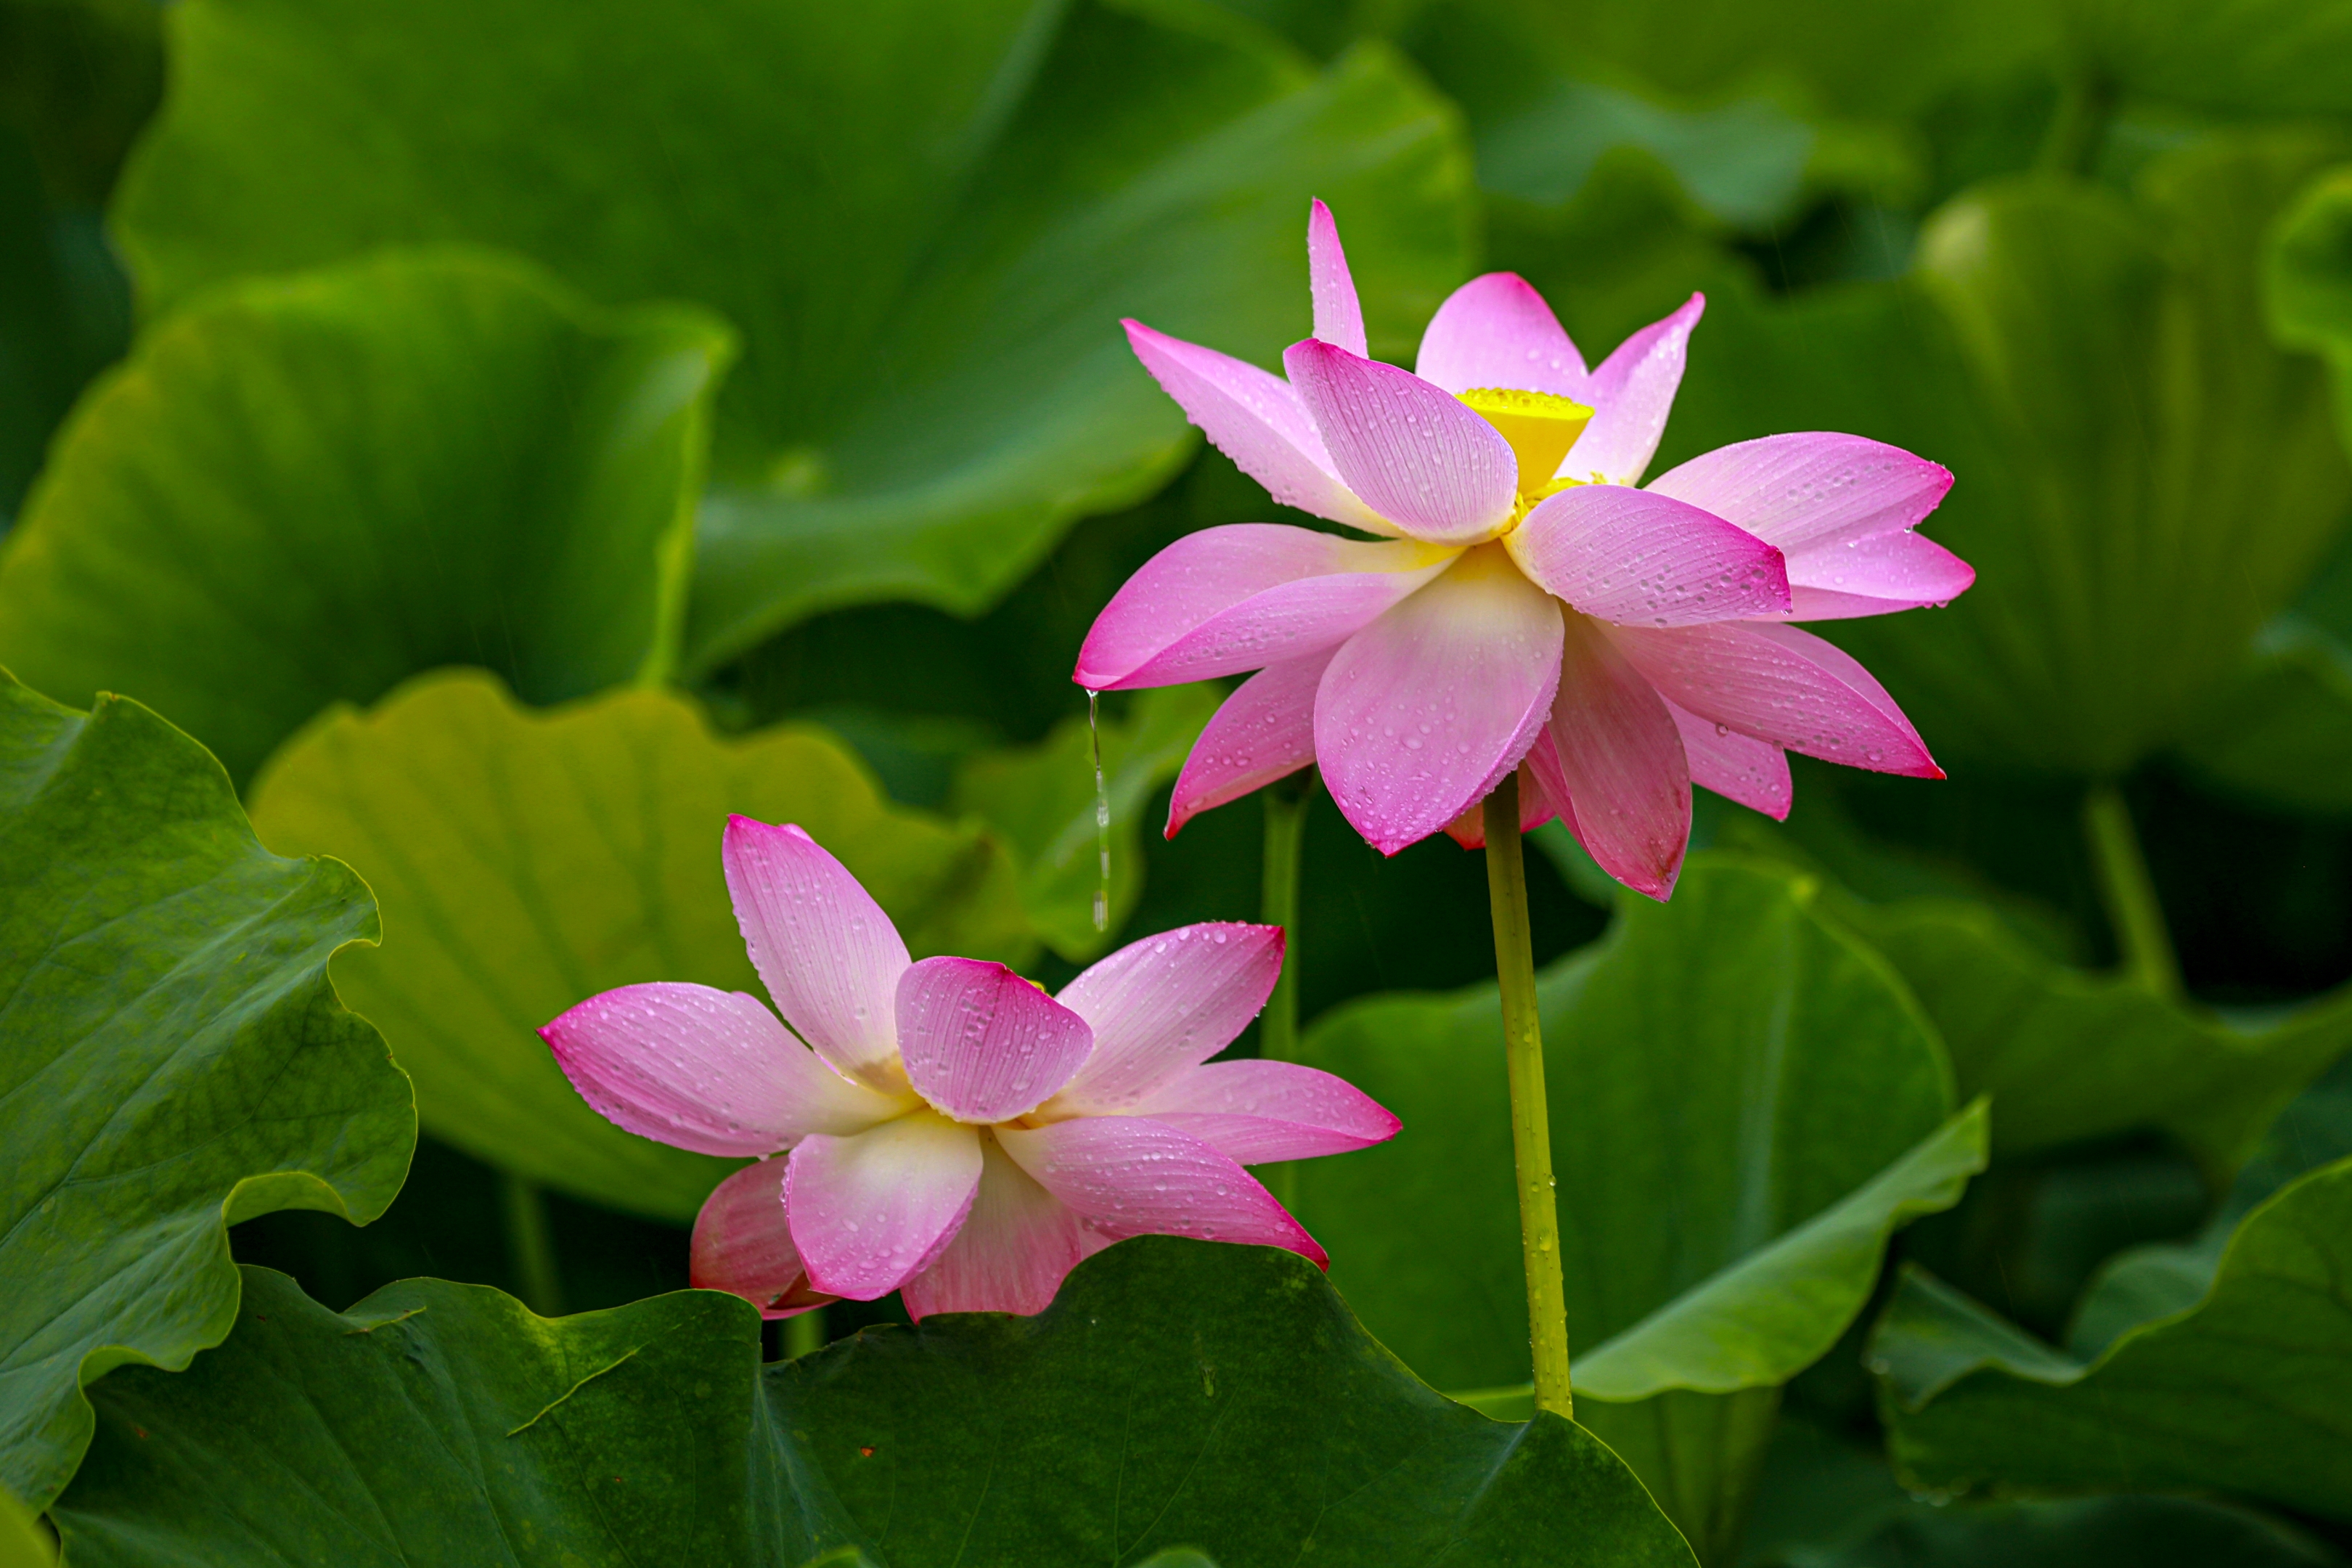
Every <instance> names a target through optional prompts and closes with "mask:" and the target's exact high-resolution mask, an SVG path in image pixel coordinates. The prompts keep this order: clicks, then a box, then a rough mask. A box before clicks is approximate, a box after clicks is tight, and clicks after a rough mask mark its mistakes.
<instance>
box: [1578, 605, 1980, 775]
mask: <svg viewBox="0 0 2352 1568" xmlns="http://www.w3.org/2000/svg"><path fill="white" fill-rule="evenodd" d="M1609 635H1610V638H1611V640H1612V641H1613V642H1614V643H1615V644H1616V645H1617V647H1620V648H1621V649H1622V650H1623V651H1624V654H1625V657H1626V658H1629V659H1631V660H1632V661H1633V666H1634V668H1637V669H1639V670H1640V671H1641V672H1642V673H1643V675H1645V676H1647V677H1648V678H1649V679H1650V681H1651V683H1652V684H1654V686H1656V687H1657V689H1658V690H1659V691H1660V692H1662V693H1663V694H1664V696H1665V697H1666V698H1667V699H1668V700H1671V701H1674V702H1676V703H1678V704H1680V705H1681V706H1683V707H1685V708H1687V709H1689V710H1691V711H1692V712H1693V713H1696V714H1697V715H1698V716H1699V717H1700V718H1702V719H1706V720H1711V721H1714V722H1716V723H1717V724H1728V725H1729V726H1731V728H1733V729H1734V730H1737V731H1740V732H1741V733H1742V734H1747V735H1753V736H1755V737H1756V738H1757V739H1758V740H1761V741H1769V742H1772V743H1773V744H1775V745H1779V746H1786V747H1787V748H1789V750H1790V751H1792V752H1804V753H1805V754H1806V755H1807V756H1809V757H1820V758H1822V760H1823V761H1825V762H1832V763H1844V764H1846V765H1847V766H1848V767H1856V768H1869V769H1871V770H1873V771H1874V772H1877V773H1908V774H1910V775H1912V776H1913V777H1916V778H1931V779H1939V778H1942V777H1943V776H1944V770H1943V769H1941V768H1939V767H1937V765H1936V763H1935V759H1933V758H1932V757H1930V756H1928V754H1927V745H1926V743H1925V742H1922V741H1921V740H1920V739H1919V732H1918V731H1916V730H1914V729H1913V728H1912V727H1911V721H1909V720H1908V719H1906V718H1905V717H1904V716H1903V710H1901V709H1900V708H1897V707H1896V706H1895V700H1894V699H1893V698H1891V697H1889V696H1887V694H1886V689H1885V687H1883V686H1881V685H1879V684H1878V682H1877V681H1876V680H1874V679H1872V678H1871V674H1870V671H1868V670H1866V669H1864V668H1862V666H1861V665H1860V664H1858V663H1856V662H1855V661H1854V659H1853V657H1852V656H1851V655H1849V654H1847V653H1845V652H1844V651H1843V650H1842V649H1839V648H1837V647H1832V645H1830V644H1829V643H1826V642H1823V641H1822V639H1821V638H1819V637H1814V636H1813V635H1811V633H1810V632H1801V631H1799V630H1798V629H1797V628H1796V627H1794V626H1775V625H1773V624H1771V623H1769V622H1765V621H1746V622H1738V623H1731V622H1726V623H1724V624H1722V625H1718V626H1685V627H1682V628H1681V629H1679V630H1675V631H1664V632H1660V631H1644V630H1640V629H1637V628H1635V627H1632V626H1620V627H1613V628H1612V630H1611V632H1610V634H1609Z"/></svg>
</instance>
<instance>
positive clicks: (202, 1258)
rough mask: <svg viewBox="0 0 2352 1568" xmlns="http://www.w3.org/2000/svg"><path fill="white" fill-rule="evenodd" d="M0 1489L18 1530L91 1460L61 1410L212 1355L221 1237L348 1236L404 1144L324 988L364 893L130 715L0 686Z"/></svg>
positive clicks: (404, 1086) (405, 1113)
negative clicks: (280, 842) (341, 1222)
mask: <svg viewBox="0 0 2352 1568" xmlns="http://www.w3.org/2000/svg"><path fill="white" fill-rule="evenodd" d="M0 888H5V889H7V893H6V897H5V898H0V1149H5V1151H6V1157H5V1160H0V1279H5V1281H6V1282H7V1283H6V1288H5V1289H0V1489H5V1490H8V1491H13V1492H15V1493H16V1494H17V1495H18V1496H20V1497H22V1498H24V1499H26V1500H27V1501H30V1502H32V1503H34V1504H35V1505H43V1504H46V1503H47V1501H48V1500H50V1499H51V1498H53V1497H54V1496H56V1495H57V1492H58V1489H59V1488H61V1487H63V1486H64V1485H65V1483H66V1481H67V1480H68V1478H70V1477H71V1476H72V1474H73V1470H74V1467H75V1465H76V1464H77V1463H78V1462H79V1459H80V1458H81V1453H82V1449H83V1447H84V1446H85V1445H86V1444H87V1443H88V1442H89V1434H90V1411H89V1405H88V1404H86V1403H85V1402H84V1399H83V1396H82V1392H81V1390H82V1386H83V1384H86V1383H89V1382H90V1381H92V1380H94V1379H96V1378H99V1377H100V1376H102V1375H103V1374H104V1373H106V1372H107V1371H108V1369H110V1368H112V1367H118V1366H122V1365H125V1364H128V1363H145V1364H149V1365H154V1366H163V1367H184V1366H186V1365H187V1364H188V1362H189V1360H190V1358H192V1357H193V1356H194V1355H195V1353H196V1352H198V1351H200V1350H202V1349H204V1348H205V1347H206V1346H208V1345H212V1344H216V1343H218V1342H220V1340H221V1338H222V1336H224V1335H225V1334H226V1333H227V1332H228V1331H229V1327H230V1325H231V1323H232V1322H233V1321H235V1318H236V1303H237V1275H236V1268H235V1267H234V1266H233V1265H232V1264H231V1262H230V1260H229V1248H228V1226H230V1225H231V1224H234V1223H235V1222H236V1221H237V1220H240V1219H244V1218H247V1217H250V1216H251V1215H258V1214H266V1213H268V1212H269V1211H270V1210H272V1209H278V1208H312V1209H323V1210H325V1211H327V1212H328V1213H331V1214H337V1215H342V1216H343V1217H345V1218H347V1219H352V1220H355V1221H359V1222H362V1223H364V1222H365V1221H367V1220H370V1219H373V1218H374V1217H375V1215H378V1214H380V1213H382V1212H383V1207H384V1205H387V1204H389V1203H390V1202H391V1201H392V1198H393V1194H394V1193H395V1192H397V1191H398V1190H399V1187H400V1181H401V1176H402V1174H403V1173H404V1172H405V1171H406V1169H407V1167H408V1156H409V1151H410V1149H411V1148H412V1146H413V1144H414V1142H415V1128H416V1121H415V1112H414V1110H412V1108H411V1100H410V1095H409V1087H408V1081H407V1079H404V1077H402V1076H401V1073H400V1070H399V1069H398V1068H395V1067H394V1066H393V1065H392V1063H391V1062H390V1061H389V1060H388V1059H387V1058H386V1057H385V1055H384V1048H383V1038H382V1037H380V1036H379V1035H377V1033H376V1032H375V1031H374V1030H373V1029H372V1028H370V1027H369V1026H368V1025H367V1024H366V1022H365V1021H363V1020H362V1019H360V1018H357V1017H354V1016H352V1014H350V1013H348V1012H346V1011H345V1010H344V1008H343V1006H342V1005H341V1003H340V1002H338V1001H337V1000H336V998H335V993H334V991H333V989H332V987H331V986H330V984H328V979H327V960H328V957H329V955H330V954H331V953H333V952H335V951H336V950H337V949H338V948H341V947H342V946H343V945H344V944H346V943H349V942H369V941H372V940H373V938H374V936H375V934H376V911H375V906H374V903H373V900H370V899H369V897H368V890H367V889H366V888H365V887H363V886H362V885H361V883H360V881H359V879H357V878H356V877H354V876H352V873H351V870H350V868H348V867H344V866H340V865H337V864H336V863H334V862H333V861H331V860H284V859H280V858H278V857H277V856H275V855H272V854H270V853H268V851H267V850H265V849H264V848H262V847H261V846H260V844H259V843H257V841H256V840H255V838H254V836H253V830H252V829H251V828H250V827H248V826H247V824H246V820H245V814H244V813H243V812H242V811H240V810H238V809H237V804H236V795H235V793H234V792H233V791H231V789H230V788H229V784H228V779H227V777H226V775H225V774H224V773H222V772H221V770H220V766H219V764H218V763H215V762H214V761H213V759H212V758H210V757H208V756H206V755H205V752H204V750H203V748H202V747H200V746H198V745H196V744H195V742H193V741H191V740H189V739H188V738H187V737H186V736H185V735H184V734H181V733H180V732H179V731H175V730H173V728H172V727H171V726H170V725H168V724H165V723H164V722H163V721H161V720H159V719H158V718H156V716H155V715H154V714H153V713H152V712H149V711H148V710H146V709H143V708H142V707H140V706H139V705H138V704H137V703H135V702H129V701H124V700H121V699H107V700H102V701H100V704H99V706H98V708H97V709H96V710H95V711H94V712H92V713H90V714H89V715H87V716H85V715H83V714H81V713H78V712H75V711H74V710H71V709H68V708H62V707H59V706H58V705H57V704H56V703H53V702H50V701H48V700H47V699H45V698H42V697H39V696H37V695H36V694H35V693H33V692H31V691H29V690H27V689H25V688H24V687H22V686H19V685H17V684H16V682H15V681H13V680H9V679H6V678H5V676H0Z"/></svg>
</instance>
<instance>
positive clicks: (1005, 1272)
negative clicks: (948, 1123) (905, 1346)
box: [898, 1138, 1108, 1322]
mask: <svg viewBox="0 0 2352 1568" xmlns="http://www.w3.org/2000/svg"><path fill="white" fill-rule="evenodd" d="M980 1152H981V1159H982V1166H981V1173H980V1193H979V1195H978V1196H976V1197H975V1198H973V1199H972V1205H971V1214H970V1215H966V1216H965V1218H964V1222H963V1227H962V1228H961V1230H958V1231H957V1232H956V1234H955V1239H954V1240H953V1241H951V1242H950V1243H948V1249H947V1250H946V1251H945V1252H942V1253H940V1258H939V1261H938V1262H936V1263H934V1264H932V1265H931V1266H930V1267H929V1268H926V1269H924V1270H923V1271H922V1272H921V1273H920V1274H918V1275H916V1276H915V1277H914V1278H913V1279H909V1280H908V1281H907V1282H906V1284H904V1285H902V1286H900V1287H899V1288H898V1299H899V1300H901V1301H903V1302H904V1303H905V1304H906V1308H907V1315H908V1317H910V1318H913V1319H914V1320H916V1321H918V1322H919V1321H922V1320H923V1319H925V1318H928V1317H929V1316H930V1315H931V1314H932V1313H934V1312H1020V1313H1023V1314H1024V1315H1026V1314H1031V1313H1036V1312H1042V1311H1044V1310H1045V1309H1046V1308H1047V1307H1048V1306H1050V1305H1052V1304H1053V1300H1054V1292H1055V1290H1058V1289H1061V1285H1062V1279H1063V1277H1064V1276H1066V1275H1067V1274H1068V1273H1069V1271H1070V1270H1071V1269H1073V1268H1076V1267H1077V1266H1078V1262H1079V1260H1080V1259H1081V1258H1084V1257H1086V1256H1087V1250H1088V1249H1087V1237H1086V1234H1085V1226H1084V1225H1083V1223H1082V1222H1081V1221H1080V1220H1079V1218H1078V1216H1077V1215H1076V1213H1075V1212H1073V1211H1072V1210H1071V1208H1070V1207H1069V1205H1066V1204H1065V1203H1063V1202H1062V1200H1061V1199H1059V1198H1057V1197H1055V1196H1054V1194H1051V1193H1049V1192H1047V1191H1046V1190H1045V1188H1043V1187H1041V1186H1039V1185H1038V1184H1036V1182H1035V1180H1034V1179H1033V1178H1032V1177H1031V1176H1030V1174H1029V1173H1028V1172H1026V1171H1024V1170H1023V1169H1022V1168H1021V1167H1020V1166H1019V1165H1017V1164H1014V1163H1013V1160H1012V1159H1011V1157H1010V1156H1008V1155H1007V1154H1006V1153H1005V1152H1004V1151H1003V1149H1002V1148H1001V1147H999V1146H998V1144H997V1142H996V1141H995V1140H994V1139H993V1138H983V1139H982V1140H981V1142H980ZM1100 1239H1101V1242H1102V1243H1103V1244H1106V1245H1107V1243H1108V1238H1100Z"/></svg>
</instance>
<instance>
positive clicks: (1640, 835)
mask: <svg viewBox="0 0 2352 1568" xmlns="http://www.w3.org/2000/svg"><path fill="white" fill-rule="evenodd" d="M1657 635H1660V636H1663V635H1665V634H1663V633H1661V634H1657ZM1560 665H1561V668H1560V677H1559V697H1558V698H1557V699H1556V700H1554V701H1553V703H1552V709H1551V730H1550V737H1551V742H1552V747H1553V752H1554V755H1556V756H1557V757H1558V758H1559V769H1560V773H1561V776H1562V777H1563V778H1564V779H1565V780H1566V782H1567V785H1568V800H1569V805H1570V812H1569V813H1568V814H1566V816H1567V820H1568V821H1569V824H1570V827H1571V828H1572V829H1573V830H1574V832H1575V834H1576V837H1577V838H1578V840H1579V841H1580V843H1582V844H1583V846H1584V847H1585V849H1586V850H1587V852H1589V853H1590V854H1591V857H1592V858H1593V859H1594V861H1595V862H1597V863H1598V864H1599V865H1600V867H1601V869H1602V870H1604V871H1606V872H1608V873H1609V874H1610V875H1611V876H1612V877H1614V878H1616V879H1618V880H1619V881H1620V882H1622V883H1624V884H1625V886H1627V887H1629V888H1631V889H1633V890H1634V891H1635V892H1637V893H1645V894H1647V895H1649V896H1650V897H1651V898H1654V899H1661V900H1663V899H1664V898H1665V897H1666V896H1667V895H1668V894H1669V893H1671V892H1673V891H1674V888H1675V877H1677V876H1678V875H1680V874H1681V872H1682V865H1683V853H1684V851H1685V849H1687V848H1688V847H1689V846H1690V812H1691V801H1690V766H1689V763H1687V762H1685V759H1684V755H1683V742H1682V736H1681V734H1680V733H1679V732H1678V731H1676V730H1675V721H1674V716H1673V715H1672V714H1671V713H1669V712H1667V711H1666V704H1665V700H1664V699H1663V698H1661V697H1660V696H1659V695H1658V693H1657V691H1656V690H1655V689H1654V688H1653V687H1652V686H1651V684H1650V683H1649V682H1648V681H1647V680H1644V679H1643V678H1642V676H1641V674H1640V673H1639V672H1638V671H1637V670H1635V669H1634V668H1633V665H1632V664H1630V663H1629V662H1628V661H1627V660H1626V658H1625V657H1624V656H1623V655H1622V654H1621V653H1619V652H1618V651H1617V649H1616V648H1615V647H1612V645H1611V643H1610V640H1609V637H1608V636H1607V634H1605V633H1604V632H1602V631H1601V628H1600V626H1597V625H1596V624H1595V623H1593V622H1591V621H1590V620H1586V619H1584V618H1583V617H1581V616H1571V617H1570V620H1569V626H1568V635H1567V637H1566V638H1565V640H1564V645H1563V647H1562V650H1561V656H1560Z"/></svg>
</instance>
